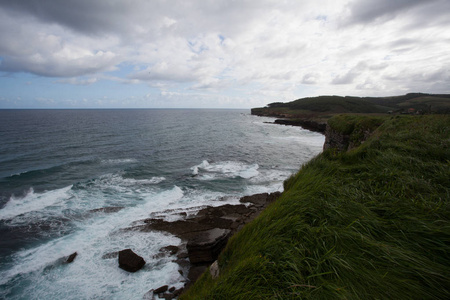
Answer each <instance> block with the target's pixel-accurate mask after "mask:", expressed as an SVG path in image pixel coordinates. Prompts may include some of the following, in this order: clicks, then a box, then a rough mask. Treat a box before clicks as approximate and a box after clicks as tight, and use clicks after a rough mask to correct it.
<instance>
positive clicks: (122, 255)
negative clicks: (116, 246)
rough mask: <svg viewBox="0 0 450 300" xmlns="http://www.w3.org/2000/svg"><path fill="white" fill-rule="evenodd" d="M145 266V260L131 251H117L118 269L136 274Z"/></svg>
mask: <svg viewBox="0 0 450 300" xmlns="http://www.w3.org/2000/svg"><path fill="white" fill-rule="evenodd" d="M144 265H145V260H144V259H143V258H142V257H140V256H139V255H137V254H136V253H134V252H133V250H131V249H125V250H122V251H119V267H120V268H121V269H123V270H125V271H128V272H136V271H138V270H140V269H141V268H142V267H143V266H144Z"/></svg>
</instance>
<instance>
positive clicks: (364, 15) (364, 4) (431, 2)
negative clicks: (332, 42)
mask: <svg viewBox="0 0 450 300" xmlns="http://www.w3.org/2000/svg"><path fill="white" fill-rule="evenodd" d="M449 4H450V1H448V0H361V1H355V2H354V3H352V4H350V5H349V7H348V8H349V10H350V16H349V18H348V19H347V20H346V21H345V23H347V24H352V23H361V24H368V23H372V22H375V21H386V20H390V19H393V18H395V17H396V16H397V15H400V14H403V13H406V12H409V11H411V10H414V13H413V14H414V15H415V14H417V15H419V14H420V18H419V19H417V20H416V21H417V22H420V23H422V24H426V23H427V22H429V20H432V19H433V18H436V17H439V16H442V15H448V13H449V12H448V10H447V11H446V10H445V9H444V10H443V7H447V8H450V5H449ZM430 18H431V19H430Z"/></svg>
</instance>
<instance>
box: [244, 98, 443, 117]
mask: <svg viewBox="0 0 450 300" xmlns="http://www.w3.org/2000/svg"><path fill="white" fill-rule="evenodd" d="M408 108H414V109H416V110H421V111H423V112H424V113H450V95H446V94H443V95H435V94H420V93H411V94H406V95H403V96H394V97H349V96H347V97H341V96H319V97H310V98H301V99H298V100H295V101H291V102H287V103H281V102H278V103H271V104H269V107H265V108H254V109H252V112H253V113H254V114H257V115H261V114H262V115H272V116H281V115H287V116H290V117H293V118H308V119H317V118H319V119H320V118H321V117H322V116H325V119H326V118H327V116H329V115H334V114H340V113H366V114H367V113H387V112H388V111H399V112H400V111H407V109H408Z"/></svg>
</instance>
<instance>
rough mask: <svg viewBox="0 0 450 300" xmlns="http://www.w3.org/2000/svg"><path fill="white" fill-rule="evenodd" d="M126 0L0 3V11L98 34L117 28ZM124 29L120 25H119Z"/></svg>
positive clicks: (33, 0)
mask: <svg viewBox="0 0 450 300" xmlns="http://www.w3.org/2000/svg"><path fill="white" fill-rule="evenodd" d="M127 3H128V2H125V1H106V2H105V1H90V0H64V1H55V0H20V1H10V0H0V8H3V9H6V10H8V12H9V13H13V14H17V15H19V16H20V15H28V16H31V17H34V18H36V19H38V20H39V21H41V22H44V23H50V24H53V23H57V24H60V25H64V26H65V27H68V28H71V29H73V30H75V31H79V32H83V33H101V32H105V31H110V30H114V29H118V28H120V24H121V23H122V24H123V20H122V17H121V15H123V13H124V12H126V11H128V10H129V7H130V5H128V4H127ZM122 26H123V25H122Z"/></svg>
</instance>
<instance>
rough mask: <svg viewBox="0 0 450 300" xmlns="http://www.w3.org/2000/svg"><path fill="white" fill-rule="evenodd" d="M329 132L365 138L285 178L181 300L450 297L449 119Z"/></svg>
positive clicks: (346, 119) (341, 124)
mask: <svg viewBox="0 0 450 300" xmlns="http://www.w3.org/2000/svg"><path fill="white" fill-rule="evenodd" d="M364 122H366V123H365V125H364ZM329 124H330V126H332V127H333V129H334V130H335V131H336V132H342V133H343V134H350V135H352V134H353V133H354V132H355V129H358V128H359V129H361V128H365V126H369V127H370V129H371V135H370V137H368V138H367V137H365V141H364V142H363V143H355V145H356V144H359V146H356V147H355V148H353V149H351V150H348V151H345V152H339V151H336V149H335V148H330V149H328V150H325V151H324V152H323V153H322V154H320V155H319V156H317V157H316V158H315V159H313V160H312V161H310V162H309V163H307V164H306V165H304V166H303V167H302V168H301V169H300V171H299V172H298V173H297V174H295V175H294V176H292V177H291V178H289V179H288V180H286V182H285V191H284V192H283V194H282V196H281V198H279V199H278V200H277V201H276V202H274V203H273V204H271V205H270V206H269V207H268V208H267V209H266V210H265V211H263V213H262V214H261V215H260V216H259V217H258V218H256V219H255V220H254V221H253V222H251V223H249V224H247V225H246V226H245V227H244V228H243V229H242V230H241V231H240V232H238V233H237V234H236V235H235V236H233V237H232V238H231V240H230V241H229V242H228V244H227V247H226V248H225V250H224V251H223V252H222V254H221V255H220V257H219V260H218V263H219V269H220V275H219V277H218V278H216V279H213V278H212V277H211V275H210V274H209V272H206V273H205V274H203V275H202V277H201V278H200V279H199V281H197V282H196V284H195V285H194V286H193V287H192V288H191V289H190V290H189V291H188V292H187V293H186V294H185V295H183V297H182V299H274V298H275V299H300V298H301V299H449V298H450V203H449V202H450V165H449V164H450V116H448V115H433V116H431V115H428V116H391V117H385V118H381V119H380V118H378V119H372V120H366V119H365V118H362V117H352V116H339V117H335V118H333V119H331V120H330V122H329ZM363 131H364V130H363ZM358 136H360V137H361V135H359V134H354V139H355V140H356V139H358ZM366 138H367V139H366ZM362 141H363V140H361V141H360V142H362ZM356 142H357V141H356Z"/></svg>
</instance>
